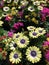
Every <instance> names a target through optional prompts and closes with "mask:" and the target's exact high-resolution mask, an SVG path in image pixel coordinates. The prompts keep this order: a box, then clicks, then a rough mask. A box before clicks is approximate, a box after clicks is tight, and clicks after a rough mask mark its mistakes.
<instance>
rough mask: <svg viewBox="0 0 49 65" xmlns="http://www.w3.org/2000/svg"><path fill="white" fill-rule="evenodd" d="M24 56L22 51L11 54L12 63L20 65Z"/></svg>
mask: <svg viewBox="0 0 49 65" xmlns="http://www.w3.org/2000/svg"><path fill="white" fill-rule="evenodd" d="M21 58H22V54H21V52H20V51H18V50H16V51H13V52H11V53H10V55H9V60H10V62H12V63H15V64H18V63H20V62H21Z"/></svg>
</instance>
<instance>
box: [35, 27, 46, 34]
mask: <svg viewBox="0 0 49 65" xmlns="http://www.w3.org/2000/svg"><path fill="white" fill-rule="evenodd" d="M36 31H37V32H39V35H43V34H45V33H46V30H44V28H41V27H39V28H36Z"/></svg>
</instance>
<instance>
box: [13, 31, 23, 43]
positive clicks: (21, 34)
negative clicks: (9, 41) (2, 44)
mask: <svg viewBox="0 0 49 65" xmlns="http://www.w3.org/2000/svg"><path fill="white" fill-rule="evenodd" d="M20 36H23V33H19V32H18V33H17V34H13V39H14V40H15V42H16V41H17V39H18V38H19V37H20Z"/></svg>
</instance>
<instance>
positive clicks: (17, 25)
mask: <svg viewBox="0 0 49 65" xmlns="http://www.w3.org/2000/svg"><path fill="white" fill-rule="evenodd" d="M23 26H24V24H23V23H22V22H17V23H15V24H14V25H13V28H14V29H16V30H18V29H19V28H20V27H23Z"/></svg>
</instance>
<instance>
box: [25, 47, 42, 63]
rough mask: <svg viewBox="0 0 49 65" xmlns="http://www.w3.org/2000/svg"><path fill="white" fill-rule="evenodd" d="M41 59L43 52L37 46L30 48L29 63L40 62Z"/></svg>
mask: <svg viewBox="0 0 49 65" xmlns="http://www.w3.org/2000/svg"><path fill="white" fill-rule="evenodd" d="M41 57H42V55H41V51H40V50H39V48H37V47H36V46H30V47H28V49H27V50H26V58H27V59H28V61H30V62H32V63H37V62H39V61H40V59H41Z"/></svg>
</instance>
